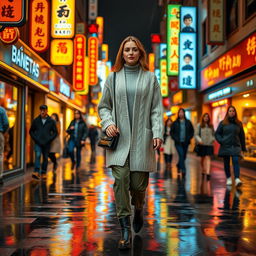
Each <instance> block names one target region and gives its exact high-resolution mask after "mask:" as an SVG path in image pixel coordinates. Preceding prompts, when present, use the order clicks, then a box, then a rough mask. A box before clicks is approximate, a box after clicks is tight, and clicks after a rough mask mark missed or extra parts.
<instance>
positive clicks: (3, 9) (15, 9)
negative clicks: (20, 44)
mask: <svg viewBox="0 0 256 256" xmlns="http://www.w3.org/2000/svg"><path fill="white" fill-rule="evenodd" d="M25 22H26V0H15V1H14V0H1V1H0V25H2V26H4V27H19V26H22V25H24V23H25Z"/></svg>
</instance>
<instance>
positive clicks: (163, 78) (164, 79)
mask: <svg viewBox="0 0 256 256" xmlns="http://www.w3.org/2000/svg"><path fill="white" fill-rule="evenodd" d="M166 71H167V63H166V59H161V60H160V88H161V94H162V97H168V76H167V72H166Z"/></svg>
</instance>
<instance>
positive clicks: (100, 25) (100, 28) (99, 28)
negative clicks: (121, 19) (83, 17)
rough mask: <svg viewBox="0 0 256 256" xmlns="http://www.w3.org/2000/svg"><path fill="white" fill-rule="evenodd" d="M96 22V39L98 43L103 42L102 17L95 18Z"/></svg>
mask: <svg viewBox="0 0 256 256" xmlns="http://www.w3.org/2000/svg"><path fill="white" fill-rule="evenodd" d="M96 24H97V25H98V39H99V44H100V45H102V44H103V32H104V19H103V17H97V18H96Z"/></svg>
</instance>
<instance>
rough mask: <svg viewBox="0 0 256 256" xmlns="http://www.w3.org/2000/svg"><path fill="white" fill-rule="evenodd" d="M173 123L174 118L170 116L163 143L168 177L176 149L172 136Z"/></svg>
mask: <svg viewBox="0 0 256 256" xmlns="http://www.w3.org/2000/svg"><path fill="white" fill-rule="evenodd" d="M171 125H172V120H171V118H168V119H167V120H166V121H165V126H164V144H163V148H164V161H165V173H164V177H168V175H171V169H172V156H173V154H174V151H175V147H174V141H173V139H172V137H171Z"/></svg>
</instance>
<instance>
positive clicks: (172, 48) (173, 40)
mask: <svg viewBox="0 0 256 256" xmlns="http://www.w3.org/2000/svg"><path fill="white" fill-rule="evenodd" d="M179 13H180V5H172V4H171V5H168V8H167V75H168V76H177V75H178V73H179V32H180V19H179Z"/></svg>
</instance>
